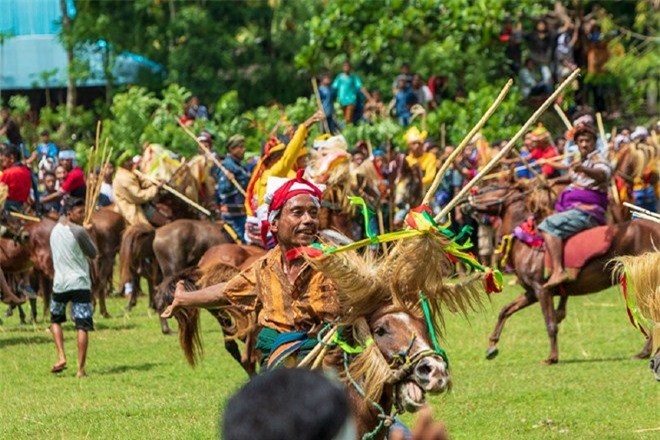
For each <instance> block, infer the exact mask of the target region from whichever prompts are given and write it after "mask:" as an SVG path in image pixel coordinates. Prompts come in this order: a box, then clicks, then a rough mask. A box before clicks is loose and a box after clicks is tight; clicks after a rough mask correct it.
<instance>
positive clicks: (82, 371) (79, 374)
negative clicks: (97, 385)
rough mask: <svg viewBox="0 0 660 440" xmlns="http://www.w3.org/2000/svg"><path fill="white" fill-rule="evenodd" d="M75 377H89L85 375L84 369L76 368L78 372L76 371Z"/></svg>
mask: <svg viewBox="0 0 660 440" xmlns="http://www.w3.org/2000/svg"><path fill="white" fill-rule="evenodd" d="M76 377H77V378H78V379H84V378H85V377H89V376H88V375H87V373H85V370H78V372H77V373H76Z"/></svg>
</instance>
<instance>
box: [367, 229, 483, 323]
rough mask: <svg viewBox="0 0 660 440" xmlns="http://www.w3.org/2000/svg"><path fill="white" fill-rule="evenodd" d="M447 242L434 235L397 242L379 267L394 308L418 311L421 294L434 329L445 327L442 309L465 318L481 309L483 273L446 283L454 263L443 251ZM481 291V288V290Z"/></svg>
mask: <svg viewBox="0 0 660 440" xmlns="http://www.w3.org/2000/svg"><path fill="white" fill-rule="evenodd" d="M448 245H449V239H447V238H444V237H442V236H439V235H435V234H422V235H419V236H416V237H413V238H409V239H406V240H401V241H399V242H398V243H397V244H396V245H395V246H394V248H392V250H391V251H390V253H389V255H388V256H387V258H386V260H385V262H384V263H383V264H382V265H381V267H380V274H381V276H383V277H384V278H385V279H387V280H388V284H389V288H390V290H391V293H392V297H393V301H394V304H395V305H398V306H401V307H404V308H406V309H408V310H411V311H414V310H419V308H420V293H423V294H424V296H425V297H426V298H427V300H428V304H429V306H430V309H431V314H432V316H433V317H434V320H433V321H434V322H433V324H434V326H436V328H437V329H438V330H440V327H443V326H444V319H443V309H445V308H446V309H447V310H448V311H450V312H452V313H461V314H463V315H467V312H468V311H470V310H477V309H478V308H480V306H481V294H480V293H479V292H480V290H482V288H483V282H484V281H483V274H475V275H474V276H471V277H469V278H467V279H466V280H465V281H464V282H461V283H455V284H448V283H445V278H447V277H449V276H450V275H451V274H452V273H453V269H454V265H453V261H452V260H451V259H450V258H449V256H448V254H447V252H446V251H445V248H446V247H447V246H448ZM480 288H481V289H480Z"/></svg>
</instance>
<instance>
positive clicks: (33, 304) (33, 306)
mask: <svg viewBox="0 0 660 440" xmlns="http://www.w3.org/2000/svg"><path fill="white" fill-rule="evenodd" d="M30 320H31V322H32V323H36V322H37V298H30Z"/></svg>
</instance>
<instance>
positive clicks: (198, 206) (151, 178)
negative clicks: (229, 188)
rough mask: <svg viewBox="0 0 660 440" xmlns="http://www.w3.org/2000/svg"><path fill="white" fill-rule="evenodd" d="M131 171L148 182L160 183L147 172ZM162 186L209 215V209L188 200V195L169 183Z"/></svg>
mask: <svg viewBox="0 0 660 440" xmlns="http://www.w3.org/2000/svg"><path fill="white" fill-rule="evenodd" d="M133 172H134V173H135V174H137V175H138V176H139V177H141V178H143V179H146V180H148V181H150V182H151V183H153V184H154V185H158V184H160V182H159V181H158V179H156V178H154V177H151V176H150V175H148V174H144V173H143V172H141V171H138V170H133ZM162 188H163V189H164V190H165V191H167V192H169V193H170V194H172V195H173V196H175V197H178V198H179V199H180V200H182V201H184V202H185V203H187V204H188V205H190V206H192V207H193V208H195V209H196V210H198V211H199V212H201V213H202V214H204V215H206V216H208V217H211V211H209V210H208V209H206V208H204V207H203V206H202V205H200V204H199V203H196V202H194V201H192V200H190V199H189V198H188V197H186V196H185V195H183V194H181V193H180V192H179V191H177V190H175V189H174V188H172V187H171V186H169V185H167V184H163V186H162Z"/></svg>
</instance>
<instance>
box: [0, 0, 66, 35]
mask: <svg viewBox="0 0 660 440" xmlns="http://www.w3.org/2000/svg"><path fill="white" fill-rule="evenodd" d="M0 4H2V8H0V32H1V33H3V34H4V33H9V34H11V35H14V36H20V35H57V34H58V33H59V31H60V26H61V24H60V22H61V19H62V12H61V10H60V1H59V0H0ZM66 5H67V13H68V14H69V17H72V18H73V17H75V15H76V6H75V4H74V1H73V0H66Z"/></svg>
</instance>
